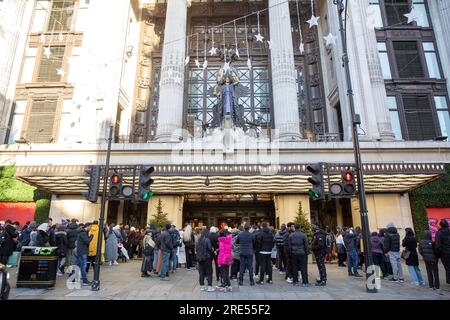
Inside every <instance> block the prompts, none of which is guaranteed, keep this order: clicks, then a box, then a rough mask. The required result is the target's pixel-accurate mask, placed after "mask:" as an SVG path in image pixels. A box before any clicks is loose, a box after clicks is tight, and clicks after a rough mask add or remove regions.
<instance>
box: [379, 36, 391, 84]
mask: <svg viewBox="0 0 450 320" xmlns="http://www.w3.org/2000/svg"><path fill="white" fill-rule="evenodd" d="M378 55H379V57H380V63H381V71H382V72H383V78H384V79H392V74H391V65H390V64H389V57H388V52H387V48H386V42H378Z"/></svg>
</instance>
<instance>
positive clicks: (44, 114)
mask: <svg viewBox="0 0 450 320" xmlns="http://www.w3.org/2000/svg"><path fill="white" fill-rule="evenodd" d="M57 105H58V102H57V100H34V101H33V104H32V106H31V111H30V114H29V117H28V126H27V130H26V139H27V140H28V141H29V142H31V143H52V142H53V141H54V133H53V131H54V127H55V117H56V108H57Z"/></svg>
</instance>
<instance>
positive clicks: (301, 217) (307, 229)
mask: <svg viewBox="0 0 450 320" xmlns="http://www.w3.org/2000/svg"><path fill="white" fill-rule="evenodd" d="M294 222H295V223H298V224H300V230H301V231H302V232H303V233H304V234H305V235H306V236H307V237H308V243H309V249H310V250H311V242H312V238H313V232H312V227H311V222H309V220H308V219H307V218H306V214H305V213H304V212H303V207H302V202H301V201H299V202H298V211H297V216H296V217H295V219H294Z"/></svg>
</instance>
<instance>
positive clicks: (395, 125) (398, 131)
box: [386, 96, 403, 140]
mask: <svg viewBox="0 0 450 320" xmlns="http://www.w3.org/2000/svg"><path fill="white" fill-rule="evenodd" d="M386 104H387V107H388V108H389V115H390V117H391V125H392V131H394V135H395V140H402V139H403V135H402V127H401V125H400V118H399V115H398V106H397V99H396V97H395V96H388V97H387V98H386Z"/></svg>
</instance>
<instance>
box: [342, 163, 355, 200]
mask: <svg viewBox="0 0 450 320" xmlns="http://www.w3.org/2000/svg"><path fill="white" fill-rule="evenodd" d="M342 189H343V190H342V194H343V195H345V196H352V195H354V194H355V192H356V182H355V172H354V171H353V170H350V169H349V170H346V171H344V172H342Z"/></svg>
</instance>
